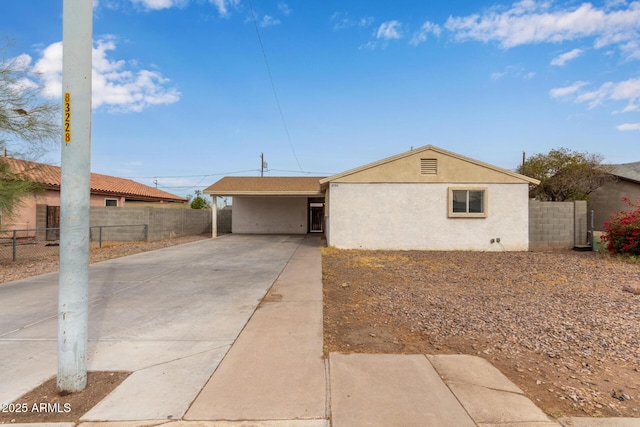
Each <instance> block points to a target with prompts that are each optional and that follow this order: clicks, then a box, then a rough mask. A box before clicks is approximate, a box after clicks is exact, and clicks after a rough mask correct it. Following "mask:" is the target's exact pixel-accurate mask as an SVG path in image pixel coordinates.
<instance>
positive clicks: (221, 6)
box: [94, 0, 286, 16]
mask: <svg viewBox="0 0 640 427" xmlns="http://www.w3.org/2000/svg"><path fill="white" fill-rule="evenodd" d="M189 1H190V0H131V2H132V3H133V4H135V5H139V6H141V7H142V8H144V9H146V10H162V9H170V8H172V7H186V6H187V5H188V4H189ZM95 2H96V0H94V4H95ZM208 2H209V3H210V4H212V5H214V6H215V7H216V9H218V13H219V14H220V15H222V16H226V15H228V14H229V8H230V7H235V6H237V5H238V4H239V3H240V0H208ZM282 4H283V5H284V6H286V4H284V3H282Z"/></svg>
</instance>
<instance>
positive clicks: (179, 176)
mask: <svg viewBox="0 0 640 427" xmlns="http://www.w3.org/2000/svg"><path fill="white" fill-rule="evenodd" d="M256 171H257V169H247V170H243V171H235V172H221V173H209V174H200V175H174V176H159V175H153V176H125V177H122V178H124V179H152V178H199V177H202V178H207V177H209V176H220V175H232V174H236V173H245V172H256Z"/></svg>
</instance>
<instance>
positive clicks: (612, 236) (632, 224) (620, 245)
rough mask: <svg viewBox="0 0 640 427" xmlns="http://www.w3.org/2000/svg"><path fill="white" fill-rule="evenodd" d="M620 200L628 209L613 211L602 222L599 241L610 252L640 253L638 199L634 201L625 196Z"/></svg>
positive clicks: (636, 254)
mask: <svg viewBox="0 0 640 427" xmlns="http://www.w3.org/2000/svg"><path fill="white" fill-rule="evenodd" d="M622 201H623V202H625V203H626V204H627V205H629V207H630V208H631V209H630V210H629V211H623V212H614V214H613V215H612V216H611V218H610V219H609V221H607V222H605V223H604V234H603V235H602V237H601V242H602V244H603V245H606V247H607V250H608V251H609V252H611V253H612V254H626V255H635V256H638V255H640V199H638V201H636V202H635V203H634V202H632V201H631V200H629V198H627V197H623V198H622Z"/></svg>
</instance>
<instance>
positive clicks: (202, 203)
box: [191, 190, 211, 209]
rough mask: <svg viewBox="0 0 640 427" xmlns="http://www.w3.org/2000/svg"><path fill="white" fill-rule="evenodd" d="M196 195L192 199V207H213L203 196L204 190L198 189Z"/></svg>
mask: <svg viewBox="0 0 640 427" xmlns="http://www.w3.org/2000/svg"><path fill="white" fill-rule="evenodd" d="M195 193H196V197H194V198H193V200H191V209H211V203H209V201H208V200H207V199H205V198H204V197H202V191H200V190H196V191H195Z"/></svg>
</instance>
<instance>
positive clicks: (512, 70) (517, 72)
mask: <svg viewBox="0 0 640 427" xmlns="http://www.w3.org/2000/svg"><path fill="white" fill-rule="evenodd" d="M506 76H513V77H517V78H521V79H522V80H531V79H532V78H534V77H535V76H536V73H535V72H534V71H527V70H526V69H525V68H524V67H522V66H520V65H509V66H508V67H506V68H505V70H504V71H496V72H493V73H491V80H500V79H502V78H504V77H506Z"/></svg>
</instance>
